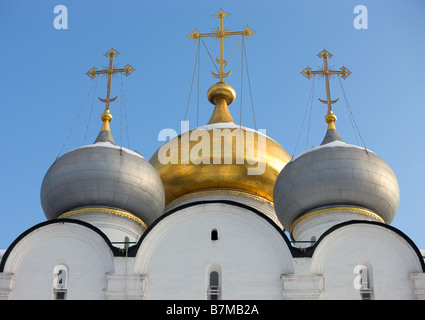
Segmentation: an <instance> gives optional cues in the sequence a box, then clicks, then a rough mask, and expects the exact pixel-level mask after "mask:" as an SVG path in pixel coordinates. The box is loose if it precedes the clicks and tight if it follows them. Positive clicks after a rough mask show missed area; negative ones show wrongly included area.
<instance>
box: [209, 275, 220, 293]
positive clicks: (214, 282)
mask: <svg viewBox="0 0 425 320" xmlns="http://www.w3.org/2000/svg"><path fill="white" fill-rule="evenodd" d="M220 294H221V290H220V274H219V273H218V272H217V271H212V272H210V274H209V286H208V299H209V300H219V298H220Z"/></svg>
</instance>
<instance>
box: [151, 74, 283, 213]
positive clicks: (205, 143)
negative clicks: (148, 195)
mask: <svg viewBox="0 0 425 320" xmlns="http://www.w3.org/2000/svg"><path fill="white" fill-rule="evenodd" d="M207 97H208V100H209V101H210V102H211V103H212V104H213V105H215V108H214V111H213V114H212V116H211V119H210V121H209V122H208V124H207V125H205V126H201V127H198V128H196V129H193V130H190V131H188V132H185V133H183V134H181V135H179V136H177V137H175V138H173V139H170V140H169V141H168V142H166V143H165V144H164V145H163V146H161V147H160V148H159V149H158V150H157V151H156V153H155V154H154V155H153V156H152V158H151V159H150V163H151V164H152V166H153V167H154V168H155V169H156V171H157V172H158V174H159V176H160V177H161V180H162V182H163V184H164V190H165V202H166V205H168V204H170V203H171V202H173V201H174V200H176V199H179V198H180V197H182V196H187V195H189V196H190V195H194V194H196V193H199V192H204V191H212V192H214V191H218V190H220V192H228V193H232V192H235V191H237V192H242V193H244V194H246V195H252V196H253V197H256V198H259V199H264V200H266V201H267V202H271V201H273V186H274V184H275V181H276V178H277V176H278V174H279V172H280V171H281V170H282V168H283V167H284V166H285V164H286V163H287V162H288V161H289V160H290V156H289V154H288V153H287V152H286V150H285V149H284V148H283V147H282V146H280V145H279V144H278V143H277V142H276V141H274V140H273V139H271V138H269V137H267V136H266V135H265V134H264V133H262V132H260V131H256V130H253V129H249V128H246V127H242V126H239V125H236V124H235V123H234V121H233V119H232V116H231V114H230V112H229V109H228V105H230V104H231V103H232V102H233V101H234V99H235V97H236V93H235V91H234V89H233V88H232V87H231V86H229V85H228V84H227V83H225V82H222V81H220V82H218V83H216V84H215V85H213V86H212V87H211V88H210V89H209V90H208V94H207Z"/></svg>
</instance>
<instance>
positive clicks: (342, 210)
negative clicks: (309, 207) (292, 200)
mask: <svg viewBox="0 0 425 320" xmlns="http://www.w3.org/2000/svg"><path fill="white" fill-rule="evenodd" d="M327 213H359V214H363V215H365V216H368V217H370V218H373V219H374V220H378V221H379V222H382V223H385V221H384V219H382V218H381V217H380V216H379V215H377V214H376V213H375V212H373V211H372V210H369V209H365V208H359V207H350V206H346V207H329V208H323V209H318V210H314V211H310V212H308V213H306V214H304V215H302V216H301V217H299V218H298V219H296V220H295V221H294V222H293V223H292V225H291V228H289V233H290V234H292V230H294V228H295V226H296V225H297V224H298V223H300V222H301V221H304V220H305V219H308V218H311V217H314V216H318V215H322V214H327Z"/></svg>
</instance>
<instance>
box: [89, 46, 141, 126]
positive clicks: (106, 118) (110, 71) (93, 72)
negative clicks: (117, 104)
mask: <svg viewBox="0 0 425 320" xmlns="http://www.w3.org/2000/svg"><path fill="white" fill-rule="evenodd" d="M118 55H119V52H118V51H117V50H115V49H114V48H112V49H111V50H109V51H108V52H106V53H105V57H106V58H109V65H108V67H107V68H105V69H104V70H97V69H96V68H95V67H93V68H91V69H90V70H89V71H88V72H87V73H86V75H88V76H89V77H90V78H91V79H94V78H96V76H97V75H99V74H106V75H107V76H108V83H107V86H106V99H102V98H99V100H100V101H102V102H105V103H106V106H105V112H104V113H103V114H102V115H101V117H100V118H101V119H102V121H103V126H102V130H108V131H110V130H109V122H111V121H112V115H111V114H110V112H109V103H110V102H114V101H115V100H116V99H117V98H118V96H116V97H115V98H112V99H111V85H112V76H113V75H114V74H116V73H124V75H125V76H126V77H127V76H129V75H130V74H131V73H132V72H133V71H134V70H135V69H134V68H133V67H132V66H130V65H129V64H127V65H125V66H124V69H118V68H116V67H115V66H114V65H113V61H114V57H116V56H118Z"/></svg>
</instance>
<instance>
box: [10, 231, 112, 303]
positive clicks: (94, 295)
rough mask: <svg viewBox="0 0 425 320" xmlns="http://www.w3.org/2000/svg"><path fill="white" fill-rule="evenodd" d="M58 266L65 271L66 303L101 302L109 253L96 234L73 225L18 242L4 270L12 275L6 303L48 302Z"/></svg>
mask: <svg viewBox="0 0 425 320" xmlns="http://www.w3.org/2000/svg"><path fill="white" fill-rule="evenodd" d="M58 265H64V266H66V267H67V268H68V273H69V274H68V280H69V283H68V285H67V293H66V299H69V300H72V299H105V290H106V287H107V279H106V275H105V274H106V273H110V272H113V271H114V258H113V255H112V252H111V250H110V248H109V246H108V245H107V244H106V242H105V241H104V239H103V238H102V237H100V235H99V234H98V233H96V232H94V231H93V230H91V229H89V228H87V227H84V226H81V225H78V224H73V223H54V224H49V225H46V226H42V227H40V228H37V229H36V230H34V231H32V232H30V233H29V234H28V235H26V236H25V237H24V238H23V239H21V240H20V241H19V242H18V244H17V245H16V246H15V247H14V248H13V250H12V251H11V253H10V255H9V256H8V258H7V261H6V264H5V267H4V273H5V274H13V277H12V284H11V286H12V293H11V295H10V296H9V299H16V300H19V299H25V300H27V299H28V300H29V299H43V300H44V299H46V300H49V299H52V297H53V282H54V279H55V274H54V269H55V267H56V266H58Z"/></svg>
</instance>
